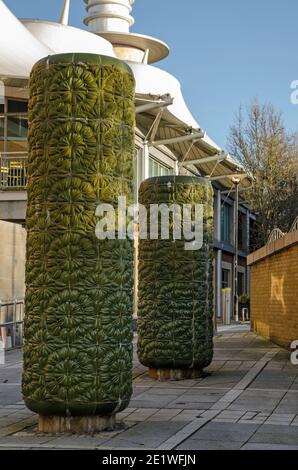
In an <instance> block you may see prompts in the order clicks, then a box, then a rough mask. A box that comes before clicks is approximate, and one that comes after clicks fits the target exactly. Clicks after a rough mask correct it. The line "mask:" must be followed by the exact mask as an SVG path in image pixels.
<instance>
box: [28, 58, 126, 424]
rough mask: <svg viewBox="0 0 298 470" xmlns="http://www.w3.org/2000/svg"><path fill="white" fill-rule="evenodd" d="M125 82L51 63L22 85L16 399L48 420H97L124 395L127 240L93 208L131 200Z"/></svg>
mask: <svg viewBox="0 0 298 470" xmlns="http://www.w3.org/2000/svg"><path fill="white" fill-rule="evenodd" d="M134 87H135V83H134V78H133V75H132V73H131V71H130V69H129V68H128V67H127V66H126V65H125V64H123V63H122V62H120V61H118V60H116V59H110V58H108V57H100V56H96V55H83V54H65V55H58V56H51V57H49V58H47V59H43V60H42V61H40V62H39V63H38V64H36V65H35V67H34V69H33V71H32V74H31V80H30V103H29V123H30V124H29V162H28V171H29V182H28V209H27V231H28V238H27V264H26V316H25V350H24V374H23V396H24V399H25V401H26V404H27V406H28V407H29V408H30V409H31V410H33V411H35V412H37V413H40V414H48V415H66V416H71V415H72V416H80V415H105V414H110V413H114V412H116V411H120V410H122V409H124V408H125V407H126V406H127V404H128V402H129V399H130V397H131V392H132V332H131V318H132V317H131V316H132V288H133V286H132V279H133V247H132V242H131V241H130V240H98V239H97V238H96V236H95V227H96V223H97V222H98V219H97V218H96V217H95V210H96V207H97V205H98V204H99V203H101V202H105V203H111V204H114V205H115V206H116V204H117V198H118V196H120V195H126V196H127V199H128V202H131V201H132V198H133V155H134V125H135V118H134V116H135V114H134Z"/></svg>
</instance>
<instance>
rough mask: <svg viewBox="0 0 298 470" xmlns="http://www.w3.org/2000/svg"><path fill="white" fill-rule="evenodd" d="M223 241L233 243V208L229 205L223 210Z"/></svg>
mask: <svg viewBox="0 0 298 470" xmlns="http://www.w3.org/2000/svg"><path fill="white" fill-rule="evenodd" d="M221 240H222V241H223V242H227V243H232V207H231V206H230V205H229V204H224V205H223V206H222V209H221Z"/></svg>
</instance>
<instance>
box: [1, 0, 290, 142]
mask: <svg viewBox="0 0 298 470" xmlns="http://www.w3.org/2000/svg"><path fill="white" fill-rule="evenodd" d="M5 3H6V4H7V6H8V7H9V8H10V9H11V10H12V11H13V12H14V13H15V14H16V15H17V16H18V17H27V18H28V17H29V18H40V19H49V20H54V21H56V20H57V19H58V18H59V16H60V11H61V7H62V4H63V0H5ZM84 8H85V4H84V2H83V0H71V16H70V24H71V25H73V26H78V27H81V28H86V27H85V26H84V25H83V22H82V19H83V17H84V15H85V9H84ZM133 16H134V18H135V25H134V27H133V28H132V31H133V32H137V33H141V34H148V35H151V36H154V37H156V38H159V39H161V40H163V41H165V42H166V43H167V44H168V45H169V46H170V48H171V53H170V56H169V57H168V58H167V59H165V60H164V61H161V62H159V63H158V64H156V65H157V66H158V67H160V68H162V69H165V70H167V71H168V72H169V73H171V74H172V75H174V76H175V77H177V78H178V79H179V81H180V82H181V86H182V91H183V95H184V98H185V100H186V102H187V104H188V107H189V109H190V110H191V112H192V114H193V116H194V117H195V118H196V120H197V121H198V122H199V124H200V125H201V127H202V128H203V129H204V130H206V132H207V133H208V134H209V136H210V137H212V139H213V140H215V142H216V143H217V144H219V145H220V146H222V147H223V148H226V147H227V136H228V133H229V128H230V126H231V125H232V124H233V121H234V118H235V114H236V112H237V110H238V108H239V106H240V105H242V106H244V107H245V106H247V105H248V104H249V103H250V101H251V100H252V99H254V98H258V99H259V101H260V102H270V103H272V104H273V105H274V106H275V107H276V108H277V109H278V110H280V111H282V113H283V115H284V120H285V124H286V127H287V129H288V130H289V131H297V130H298V119H297V118H298V104H296V105H294V104H292V103H291V93H292V90H291V88H290V86H291V83H292V82H293V81H294V80H298V67H297V65H298V27H297V18H298V2H297V0H283V1H280V0H183V1H180V0H136V1H135V4H134V6H133Z"/></svg>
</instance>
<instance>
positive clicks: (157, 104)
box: [136, 94, 174, 114]
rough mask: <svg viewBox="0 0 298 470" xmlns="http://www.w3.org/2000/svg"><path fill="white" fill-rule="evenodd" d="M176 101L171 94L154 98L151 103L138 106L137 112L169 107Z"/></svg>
mask: <svg viewBox="0 0 298 470" xmlns="http://www.w3.org/2000/svg"><path fill="white" fill-rule="evenodd" d="M173 103H174V98H172V96H171V95H170V94H166V95H163V96H161V97H160V98H159V99H157V100H153V101H151V102H150V103H146V104H142V105H140V106H137V107H136V114H140V113H144V112H145V111H151V110H153V109H159V108H167V107H168V106H171V105H172V104H173Z"/></svg>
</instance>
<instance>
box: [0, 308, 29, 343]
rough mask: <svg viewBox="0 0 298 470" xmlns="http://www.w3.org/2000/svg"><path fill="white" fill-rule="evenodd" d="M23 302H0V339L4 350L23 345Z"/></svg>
mask: <svg viewBox="0 0 298 470" xmlns="http://www.w3.org/2000/svg"><path fill="white" fill-rule="evenodd" d="M23 323H24V301H23V300H15V301H14V302H1V301H0V338H1V340H2V344H3V347H4V349H14V348H18V347H20V346H22V345H23Z"/></svg>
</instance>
